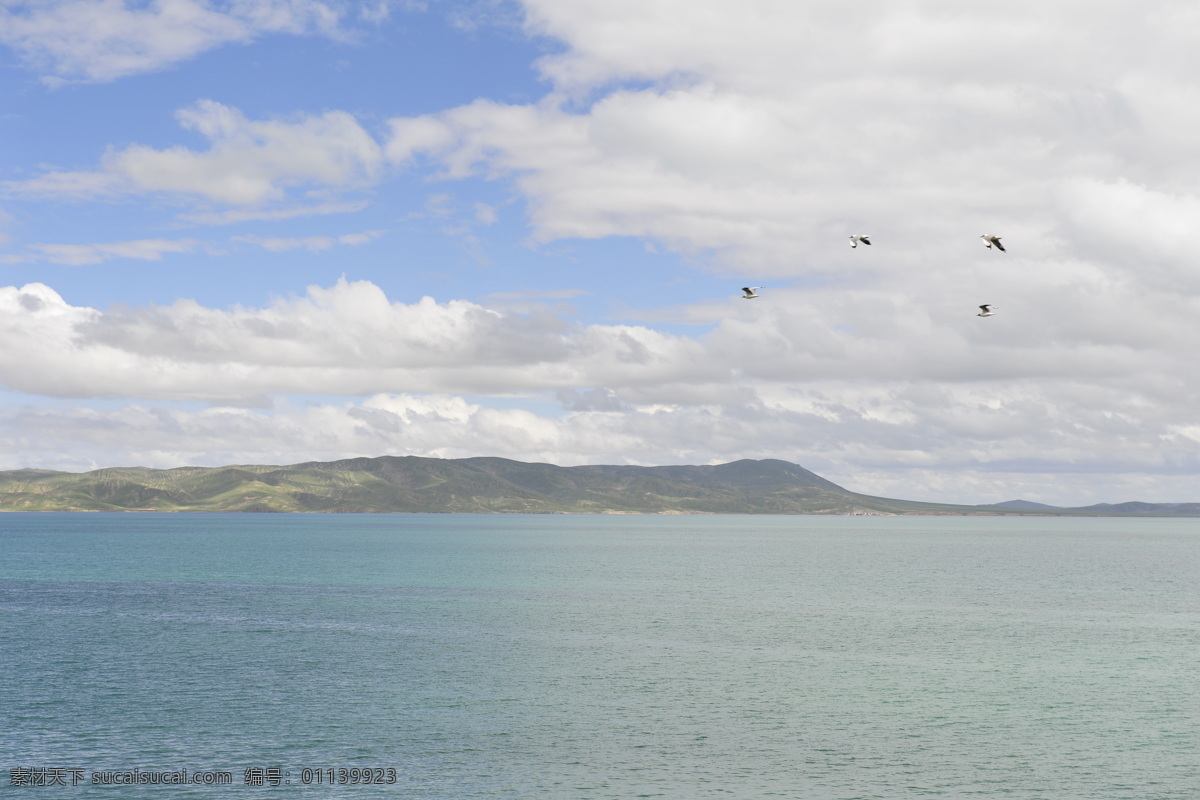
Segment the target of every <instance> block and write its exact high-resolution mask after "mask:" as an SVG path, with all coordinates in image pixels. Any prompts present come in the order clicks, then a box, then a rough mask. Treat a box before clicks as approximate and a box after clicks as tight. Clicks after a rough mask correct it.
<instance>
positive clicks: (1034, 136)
mask: <svg viewBox="0 0 1200 800" xmlns="http://www.w3.org/2000/svg"><path fill="white" fill-rule="evenodd" d="M524 5H525V7H526V11H527V28H528V29H529V30H530V31H531V32H533V33H536V34H539V35H545V36H550V37H553V38H555V39H557V40H559V41H561V42H563V43H564V45H565V46H564V47H563V48H562V50H561V51H560V52H557V53H555V54H553V55H549V56H546V57H544V58H543V59H542V60H541V61H540V62H539V68H540V69H541V71H542V73H543V75H544V76H545V77H546V78H547V79H548V80H550V81H551V82H552V84H553V86H554V89H555V91H553V92H552V93H551V94H550V95H548V96H547V97H546V98H544V99H543V100H541V101H540V102H537V103H533V104H526V105H511V104H503V103H496V102H494V101H488V100H480V101H477V102H475V103H472V104H470V105H467V106H463V107H459V108H455V109H450V110H447V111H444V112H441V113H438V114H432V115H425V116H421V117H413V118H400V119H395V120H393V121H392V122H391V137H390V139H389V140H388V142H387V144H386V145H385V151H386V153H387V156H388V158H389V159H391V160H392V161H394V162H396V163H417V160H418V159H419V158H420V157H427V158H431V159H433V161H434V163H435V164H437V165H439V166H440V168H441V169H442V174H443V175H444V176H445V177H448V178H455V179H457V178H464V177H468V176H482V177H486V178H492V179H494V178H497V177H507V178H510V179H512V180H514V181H515V182H516V184H517V185H518V186H519V187H520V189H521V191H522V193H523V194H524V195H525V197H526V198H527V199H528V201H529V203H530V220H531V223H532V225H533V236H534V238H535V240H538V241H549V240H553V239H560V238H602V237H608V236H635V237H646V238H650V239H654V240H659V241H662V242H664V243H666V244H667V245H668V246H669V247H672V248H674V249H675V250H677V251H679V252H687V253H692V252H708V251H712V252H714V253H715V254H716V256H717V267H716V268H718V269H720V270H721V271H725V272H728V271H732V270H734V269H739V270H747V269H748V270H753V271H754V272H755V273H756V274H759V275H762V276H796V275H811V274H814V273H820V272H827V273H835V274H841V273H844V271H845V270H847V269H853V268H854V267H853V266H851V265H852V264H854V263H855V262H853V261H851V260H850V254H849V253H848V252H841V251H838V250H830V249H828V248H827V247H826V246H825V245H826V244H827V243H830V242H835V241H838V240H840V241H843V242H844V241H845V237H846V235H848V234H849V233H852V232H858V230H859V229H860V228H862V229H864V230H865V229H866V228H869V229H870V230H869V232H871V233H873V234H875V235H876V236H878V237H880V238H882V239H886V240H887V241H888V243H889V250H890V253H891V254H890V255H889V260H891V261H892V263H895V264H896V265H897V266H898V267H904V268H909V269H911V268H917V267H921V268H924V265H925V264H928V263H929V262H930V261H934V262H935V263H936V262H937V261H944V260H946V259H956V260H962V259H964V258H967V257H970V258H971V259H972V260H975V259H977V258H979V257H980V255H981V253H971V252H967V251H966V250H965V248H964V249H963V250H959V249H958V248H955V247H952V246H951V247H947V245H948V244H949V243H951V242H956V241H957V242H962V243H964V244H965V243H966V241H967V240H968V239H971V240H973V239H974V237H977V236H978V235H979V233H983V232H993V231H998V232H1000V233H1001V234H1002V235H1005V236H1007V237H1010V239H1011V240H1012V241H1013V242H1017V241H1022V242H1023V243H1024V244H1025V245H1027V247H1026V248H1025V249H1026V251H1027V252H1034V251H1035V250H1036V252H1038V253H1040V254H1043V255H1048V254H1052V253H1054V254H1061V253H1063V252H1064V251H1067V250H1070V251H1074V252H1078V251H1079V250H1080V248H1081V247H1082V246H1083V245H1084V244H1085V243H1086V241H1087V239H1088V238H1089V237H1090V236H1092V235H1093V234H1095V233H1099V231H1098V230H1097V229H1096V228H1097V225H1096V224H1093V223H1099V222H1100V220H1099V219H1097V215H1096V214H1094V213H1093V214H1090V215H1089V214H1088V213H1086V210H1081V209H1079V208H1077V206H1076V204H1075V202H1074V201H1075V199H1076V197H1077V194H1078V192H1079V191H1085V189H1081V187H1083V186H1085V185H1086V183H1087V182H1088V181H1093V182H1100V183H1102V184H1104V185H1107V186H1110V187H1117V186H1121V185H1123V184H1122V181H1125V182H1131V183H1132V184H1134V185H1137V186H1141V187H1142V188H1143V189H1145V190H1146V191H1150V192H1156V191H1157V192H1167V193H1170V194H1172V195H1173V196H1174V197H1175V198H1176V202H1177V205H1179V207H1180V208H1181V209H1182V208H1186V207H1187V206H1188V205H1189V204H1193V203H1197V202H1200V195H1197V193H1196V192H1195V188H1194V187H1195V185H1196V184H1195V178H1196V177H1197V173H1198V172H1200V158H1197V156H1196V154H1195V150H1194V147H1191V145H1190V143H1188V142H1185V141H1184V139H1186V136H1185V137H1183V138H1181V137H1180V131H1185V130H1190V129H1191V127H1194V126H1192V124H1191V123H1192V122H1194V121H1195V120H1194V119H1193V117H1194V116H1195V115H1196V114H1197V113H1198V112H1196V110H1195V109H1196V108H1197V107H1200V104H1197V103H1191V102H1188V100H1187V98H1194V99H1197V100H1200V97H1196V89H1195V88H1194V86H1193V83H1194V82H1193V80H1192V77H1191V76H1192V74H1193V70H1192V65H1193V62H1194V58H1192V56H1191V55H1190V53H1191V52H1193V48H1191V44H1190V43H1189V42H1188V40H1187V37H1181V36H1179V35H1173V36H1166V37H1164V36H1163V31H1164V30H1165V27H1166V25H1167V24H1168V23H1170V24H1175V23H1178V21H1179V14H1180V11H1179V8H1178V6H1177V4H1173V3H1170V2H1157V3H1152V4H1151V5H1150V6H1149V7H1145V8H1140V9H1138V10H1137V11H1136V12H1134V11H1132V10H1122V9H1118V8H1114V7H1106V8H1105V9H1104V11H1103V12H1101V13H1095V12H1094V10H1091V11H1088V12H1087V13H1081V10H1082V9H1081V8H1080V7H1077V4H1074V3H1060V4H1053V5H1049V6H1047V5H1045V4H1036V5H1034V4H1028V6H1027V8H1025V12H1027V13H1014V11H1013V8H1012V7H1008V6H1006V7H1005V8H1004V9H1003V10H1002V11H996V10H988V9H986V8H979V9H972V10H971V12H970V13H966V12H964V11H963V10H962V9H958V8H955V9H951V8H950V7H948V6H945V5H944V4H941V3H936V2H918V3H908V4H904V5H902V6H897V5H895V4H891V5H887V4H874V3H868V4H867V5H866V6H863V5H862V4H858V5H854V6H847V5H845V4H836V3H824V2H818V3H804V4H795V3H791V4H789V3H781V2H776V1H775V0H758V2H750V3H745V4H740V5H738V6H736V7H735V6H732V5H729V4H726V3H718V2H701V3H699V4H696V3H681V2H678V0H652V1H651V2H648V3H642V2H639V3H636V4H631V3H627V2H612V3H609V2H604V3H601V2H592V0H585V2H580V3H569V4H564V3H556V2H552V1H551V0H526V2H525V4H524ZM982 31H986V34H985V35H980V34H981V32H982ZM1114 53H1120V54H1121V55H1120V57H1115V56H1114ZM629 82H635V83H637V84H638V86H637V88H630V87H629V86H628V85H627V84H628V83H629ZM647 84H649V85H647ZM1095 202H1100V200H1099V199H1097V200H1095V201H1094V202H1093V205H1094V203H1095ZM863 226H866V227H865V228H864V227H863ZM1159 228H1161V225H1158V226H1152V229H1154V230H1157V229H1159ZM1162 233H1164V234H1166V236H1167V237H1170V236H1173V235H1177V231H1174V230H1170V231H1162ZM963 237H965V238H963ZM861 261H862V259H861V258H860V259H858V263H861Z"/></svg>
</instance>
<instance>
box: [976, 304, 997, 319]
mask: <svg viewBox="0 0 1200 800" xmlns="http://www.w3.org/2000/svg"><path fill="white" fill-rule="evenodd" d="M975 316H977V317H994V316H996V312H995V311H992V304H991V303H984V304H983V305H981V306H980V307H979V313H978V314H976V315H975Z"/></svg>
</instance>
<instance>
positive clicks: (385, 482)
mask: <svg viewBox="0 0 1200 800" xmlns="http://www.w3.org/2000/svg"><path fill="white" fill-rule="evenodd" d="M1126 506H1130V507H1129V508H1127V509H1126V508H1123V507H1118V506H1107V507H1103V509H1101V508H1100V507H1094V508H1092V509H1054V510H1053V511H1046V510H1043V509H1036V510H1035V509H1029V508H1007V507H1003V506H999V505H995V506H962V505H948V504H936V503H918V502H910V501H905V500H890V499H887V498H882V497H871V496H869V495H861V494H856V493H854V492H850V491H847V490H846V489H843V488H842V487H840V486H838V485H837V484H835V483H832V482H830V481H827V480H825V479H824V478H822V477H820V476H819V475H816V474H814V473H812V472H809V471H808V470H806V469H804V468H802V467H799V466H797V465H795V464H790V463H788V462H786V461H777V460H770V459H768V460H763V461H749V460H747V461H735V462H733V463H730V464H719V465H716V466H666V467H631V466H582V467H558V466H554V465H552V464H529V463H524V462H520V461H510V460H508V459H503V458H464V459H437V458H420V457H416V456H405V457H394V456H384V457H382V458H352V459H344V460H342V461H331V462H315V461H314V462H307V463H303V464H292V465H289V466H266V465H238V466H228V467H212V468H209V467H180V468H177V469H147V468H144V467H128V468H116V469H101V470H95V471H93V472H85V473H70V472H54V471H51V470H39V469H21V470H11V471H8V472H0V510H4V511H247V512H266V511H275V512H458V513H659V514H670V513H683V514H689V513H691V514H1030V513H1043V514H1045V513H1053V514H1071V513H1084V514H1114V513H1125V514H1128V513H1139V514H1172V515H1180V514H1187V515H1196V514H1198V513H1200V506H1197V504H1194V503H1193V504H1174V505H1170V506H1151V505H1150V504H1126ZM1134 506H1136V508H1134Z"/></svg>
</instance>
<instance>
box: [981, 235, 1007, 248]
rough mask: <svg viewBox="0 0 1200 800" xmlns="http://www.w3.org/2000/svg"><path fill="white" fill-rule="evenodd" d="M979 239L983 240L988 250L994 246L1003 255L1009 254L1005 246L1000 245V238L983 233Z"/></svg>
mask: <svg viewBox="0 0 1200 800" xmlns="http://www.w3.org/2000/svg"><path fill="white" fill-rule="evenodd" d="M979 238H980V239H983V245H984V247H986V248H987V249H988V250H991V249H992V245H996V249H997V250H999V251H1000V252H1001V253H1007V252H1008V251H1007V250H1005V249H1004V245H1002V244H1000V237H999V236H992V235H991V234H990V233H981V234H979Z"/></svg>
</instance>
